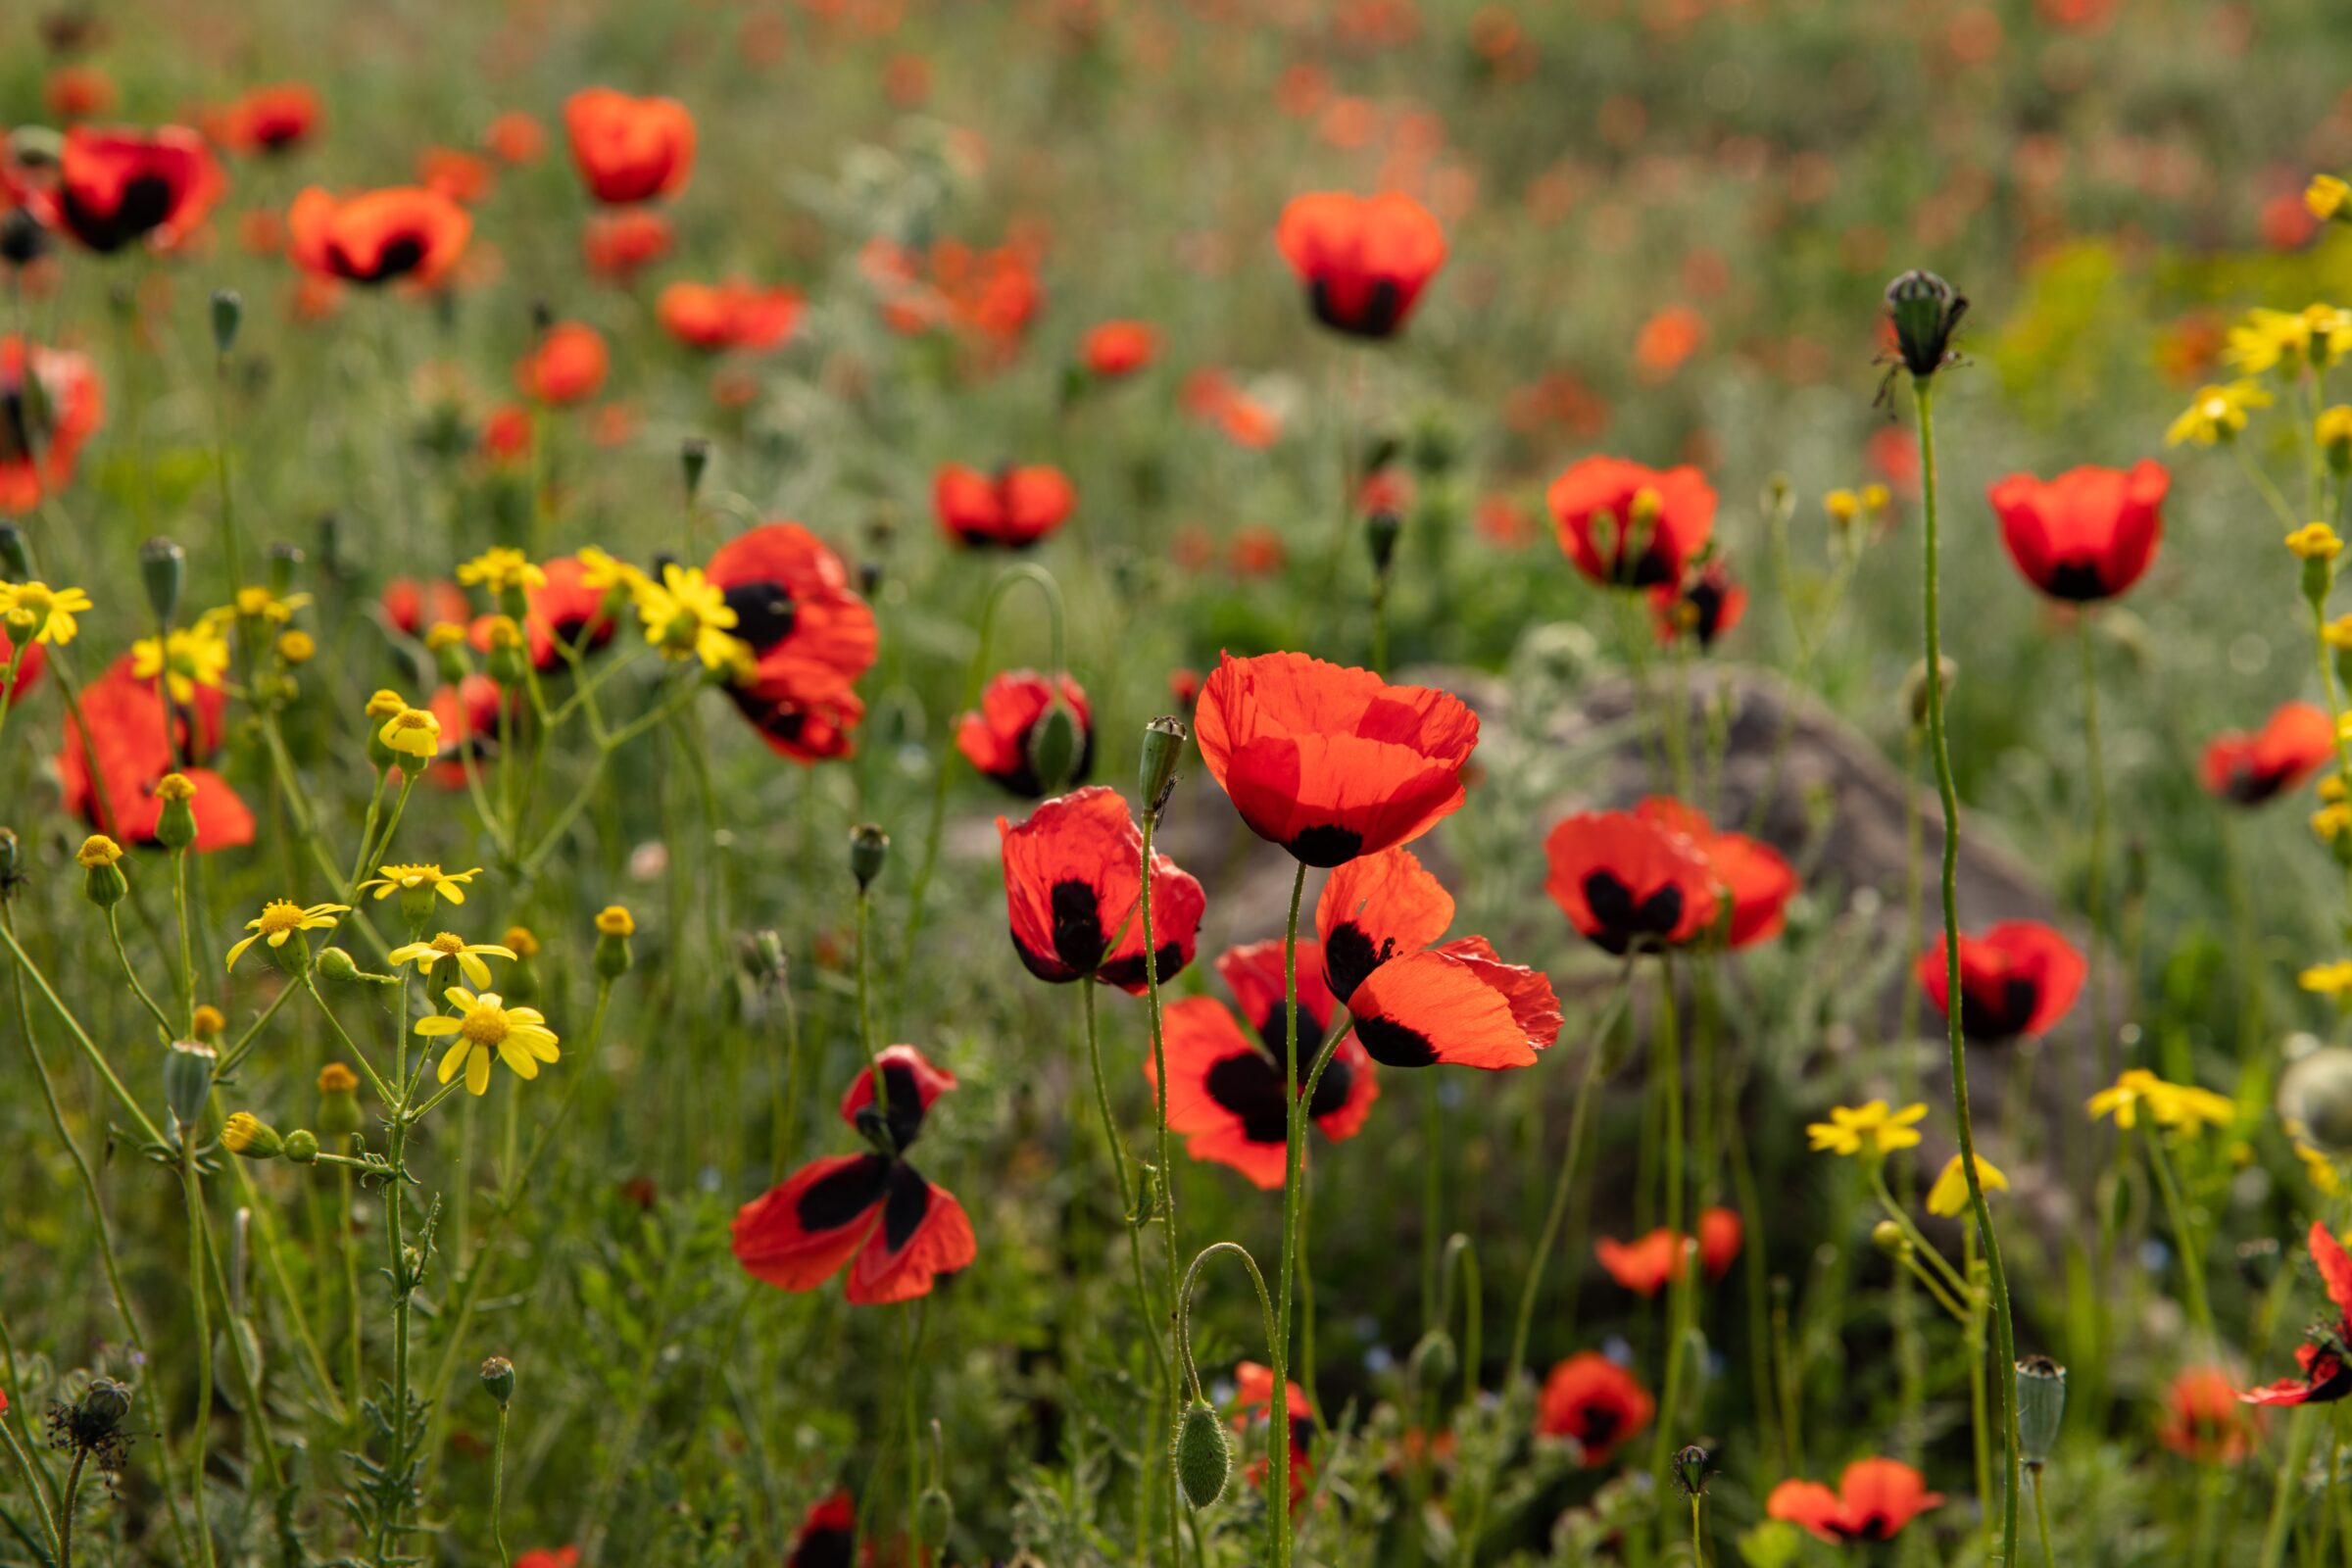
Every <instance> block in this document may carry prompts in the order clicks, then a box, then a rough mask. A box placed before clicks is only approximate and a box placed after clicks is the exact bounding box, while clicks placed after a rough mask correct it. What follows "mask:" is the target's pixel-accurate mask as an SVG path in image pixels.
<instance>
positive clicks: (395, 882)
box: [359, 865, 482, 904]
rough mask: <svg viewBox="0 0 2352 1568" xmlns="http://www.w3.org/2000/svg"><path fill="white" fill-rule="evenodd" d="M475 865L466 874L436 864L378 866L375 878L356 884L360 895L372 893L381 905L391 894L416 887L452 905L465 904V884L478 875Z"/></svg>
mask: <svg viewBox="0 0 2352 1568" xmlns="http://www.w3.org/2000/svg"><path fill="white" fill-rule="evenodd" d="M481 870H482V868H481V867H480V866H478V865H477V866H475V867H474V868H473V869H472V870H470V871H444V870H442V869H441V867H440V866H438V865H379V866H377V867H376V869H375V875H373V876H371V877H369V878H368V880H367V881H365V882H363V883H361V884H360V889H359V890H360V891H361V892H362V893H368V892H373V893H374V894H375V902H376V903H378V904H381V903H383V902H384V900H386V899H388V898H390V897H391V896H392V895H393V894H395V893H407V892H410V891H412V890H414V889H417V888H431V889H432V890H433V891H434V892H435V893H438V894H440V895H441V896H442V897H443V898H445V899H447V900H448V901H449V902H450V903H452V904H464V903H465V902H466V883H468V882H470V881H472V880H473V879H474V878H475V877H477V876H479V875H480V874H481Z"/></svg>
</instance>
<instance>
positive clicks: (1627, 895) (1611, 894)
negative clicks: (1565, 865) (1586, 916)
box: [1585, 871, 1683, 953]
mask: <svg viewBox="0 0 2352 1568" xmlns="http://www.w3.org/2000/svg"><path fill="white" fill-rule="evenodd" d="M1585 904H1586V906H1587V907H1589V908H1591V909H1592V911H1593V919H1595V920H1597V921H1598V922H1599V923H1600V929H1599V930H1598V931H1595V932H1593V933H1591V935H1592V938H1593V942H1594V943H1596V944H1597V945H1599V946H1600V947H1601V948H1603V949H1606V950H1607V951H1608V952H1610V953H1623V952H1625V950H1626V949H1628V948H1629V947H1632V946H1633V945H1634V944H1635V943H1636V942H1638V941H1640V940H1641V939H1642V938H1644V937H1649V938H1654V939H1658V940H1661V941H1662V940H1663V939H1664V938H1666V937H1668V936H1670V935H1671V934H1673V931H1674V928H1675V927H1676V926H1678V925H1680V924H1681V923H1682V919H1683V890H1682V889H1681V888H1679V887H1676V886H1675V885H1674V884H1672V883H1668V884H1667V885H1666V886H1664V887H1662V888H1660V889H1658V890H1657V891H1656V892H1654V893H1652V894H1650V896H1649V897H1647V898H1645V899H1642V900H1640V901H1639V902H1637V901H1636V900H1635V898H1634V893H1633V889H1631V888H1629V887H1627V886H1626V885H1625V884H1624V883H1623V882H1621V881H1619V880H1618V879H1617V876H1616V874H1615V873H1614V872H1611V871H1588V872H1586V873H1585Z"/></svg>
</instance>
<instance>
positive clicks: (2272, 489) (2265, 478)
mask: <svg viewBox="0 0 2352 1568" xmlns="http://www.w3.org/2000/svg"><path fill="white" fill-rule="evenodd" d="M2229 455H2230V456H2231V457H2234V458H2235V459H2237V466H2238V467H2239V468H2240V469H2242V470H2243V471H2244V473H2245V476H2246V479H2247V482H2249V483H2250V484H2252V485H2253V486H2254V490H2255V493H2256V494H2258V495H2260V496H2261V497H2262V499H2263V500H2264V501H2265V502H2267V503H2268V504H2269V506H2270V509H2271V511H2272V513H2273V514H2275V515H2277V516H2278V522H2279V525H2280V526H2282V527H2284V528H2285V529H2286V531H2287V532H2289V533H2292V532H2294V531H2295V530H2296V529H2297V528H2299V527H2301V526H2302V524H2301V523H2300V522H2298V521H2297V520H2296V518H2295V509H2294V508H2292V507H2290V506H2288V505H2287V504H2286V497H2285V496H2283V495H2281V494H2279V493H2278V486H2277V485H2276V484H2273V483H2272V482H2271V476H2270V475H2269V474H2267V473H2265V472H2263V471H2262V469H2261V468H2260V467H2259V466H2256V464H2255V462H2254V460H2253V459H2252V458H2250V457H2248V456H2247V455H2246V448H2245V444H2244V443H2243V442H2240V441H2231V442H2229Z"/></svg>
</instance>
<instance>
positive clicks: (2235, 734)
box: [2205, 702, 2335, 806]
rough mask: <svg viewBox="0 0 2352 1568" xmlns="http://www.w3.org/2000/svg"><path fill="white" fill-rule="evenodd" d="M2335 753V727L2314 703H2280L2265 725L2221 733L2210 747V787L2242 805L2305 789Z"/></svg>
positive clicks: (2207, 756)
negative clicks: (2306, 783)
mask: <svg viewBox="0 0 2352 1568" xmlns="http://www.w3.org/2000/svg"><path fill="white" fill-rule="evenodd" d="M2334 756H2335V725H2334V723H2333V722H2331V721H2330V720H2329V719H2328V717H2327V711H2325V710H2323V709H2321V708H2318V707H2316V706H2315V705H2313V704H2311V703H2303V702H2293V703H2281V704H2279V705H2278V711H2275V712H2273V713H2272V714H2271V716H2270V718H2269V720H2268V721H2266V722H2265V723H2264V724H2263V726H2262V728H2261V729H2260V730H2258V731H2256V732H2255V733H2254V734H2251V735H2247V734H2244V733H2242V732H2241V731H2238V730H2230V731H2229V732H2227V733H2226V734H2221V735H2216V736H2215V737H2214V738H2213V739H2212V740H2211V741H2209V742H2207V743H2206V746H2205V788H2206V789H2207V790H2208V791H2209V792H2211V793H2212V794H2214V795H2217V796H2219V797H2220V798H2221V799H2223V800H2225V801H2230V802H2234V803H2235V804H2237V805H2239V806H2260V805H2261V804H2262V803H2263V802H2265V801H2268V800H2271V799H2273V798H2275V797H2277V796H2280V795H2285V794H2289V793H2291V792H2292V791H2295V790H2298V789H2301V788H2302V787H2303V783H2304V781H2305V780H2307V779H2309V778H2310V777H2311V776H2312V774H2314V773H2316V772H2318V771H2319V770H2320V769H2321V768H2323V767H2325V766H2327V763H2328V761H2329V760H2331V759H2333V758H2334Z"/></svg>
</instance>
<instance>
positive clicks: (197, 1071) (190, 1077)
mask: <svg viewBox="0 0 2352 1568" xmlns="http://www.w3.org/2000/svg"><path fill="white" fill-rule="evenodd" d="M218 1061H219V1058H218V1057H217V1056H216V1055H215V1054H214V1053H213V1048H212V1047H210V1046H208V1045H206V1044H205V1043H204V1042H203V1041H201V1040H174V1041H172V1049H171V1050H169V1051H167V1052H166V1053H164V1104H165V1106H166V1107H167V1108H169V1109H170V1110H171V1112H172V1119H173V1120H174V1121H176V1122H178V1123H179V1125H180V1126H182V1127H193V1126H195V1125H196V1118H197V1117H199V1116H201V1115H203V1114H204V1103H205V1101H206V1100H208V1099H209V1098H211V1096H212V1093H213V1068H214V1067H215V1066H216V1065H217V1064H218Z"/></svg>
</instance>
